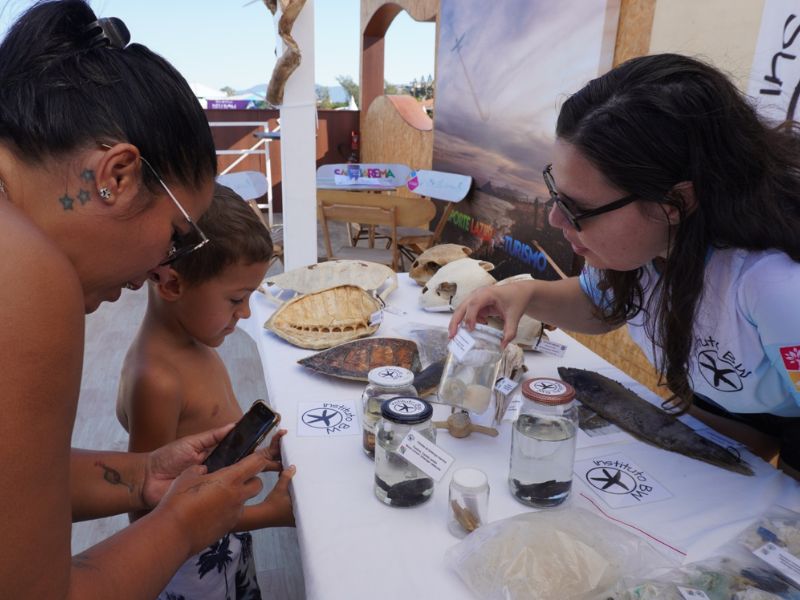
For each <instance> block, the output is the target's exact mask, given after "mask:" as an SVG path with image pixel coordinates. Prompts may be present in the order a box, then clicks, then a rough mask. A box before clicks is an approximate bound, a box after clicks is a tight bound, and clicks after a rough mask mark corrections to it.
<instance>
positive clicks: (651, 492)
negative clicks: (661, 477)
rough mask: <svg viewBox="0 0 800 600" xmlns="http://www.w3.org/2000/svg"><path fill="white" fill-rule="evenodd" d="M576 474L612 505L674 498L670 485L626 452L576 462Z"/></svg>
mask: <svg viewBox="0 0 800 600" xmlns="http://www.w3.org/2000/svg"><path fill="white" fill-rule="evenodd" d="M575 475H576V476H578V477H579V478H581V479H582V480H583V482H584V483H586V484H588V486H589V488H590V489H591V490H592V491H593V492H594V493H595V494H596V495H597V496H598V497H599V498H600V499H601V500H603V502H605V503H606V504H608V506H610V507H611V508H624V507H626V506H639V505H640V504H649V503H650V502H658V501H660V500H666V499H667V498H672V494H671V493H670V492H669V490H667V488H665V487H664V486H663V485H661V484H660V483H659V482H658V481H656V480H655V479H653V477H652V476H651V475H650V474H649V473H646V472H645V471H644V470H643V469H641V468H639V467H638V466H637V465H636V464H635V463H633V462H632V461H630V460H628V459H627V458H625V456H623V455H622V454H612V455H608V456H598V457H595V458H590V459H588V460H582V461H579V462H576V463H575Z"/></svg>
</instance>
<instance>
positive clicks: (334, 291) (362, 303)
mask: <svg viewBox="0 0 800 600" xmlns="http://www.w3.org/2000/svg"><path fill="white" fill-rule="evenodd" d="M379 309H380V303H379V302H378V300H377V299H375V297H374V296H372V294H370V293H369V292H366V291H364V290H362V289H361V288H360V287H356V286H354V285H340V286H338V287H334V288H330V289H328V290H323V291H321V292H316V293H314V294H306V295H304V296H298V297H297V298H294V299H292V300H289V301H288V302H287V303H286V304H284V305H283V306H281V307H280V308H279V309H278V310H276V311H275V312H274V313H273V315H272V316H271V317H270V318H269V320H268V321H267V322H266V323H264V327H265V328H266V329H269V330H270V331H272V332H273V333H274V334H275V335H278V336H280V337H282V338H283V339H285V340H286V341H287V342H289V343H291V344H294V345H295V346H300V347H301V348H311V349H312V350H322V349H324V348H330V347H332V346H336V345H337V344H342V343H344V342H349V341H351V340H354V339H357V338H362V337H367V336H368V335H372V334H373V333H375V332H376V331H377V330H378V327H379V326H380V323H376V324H374V325H371V324H370V317H371V315H373V314H374V313H375V312H377V311H378V310H379Z"/></svg>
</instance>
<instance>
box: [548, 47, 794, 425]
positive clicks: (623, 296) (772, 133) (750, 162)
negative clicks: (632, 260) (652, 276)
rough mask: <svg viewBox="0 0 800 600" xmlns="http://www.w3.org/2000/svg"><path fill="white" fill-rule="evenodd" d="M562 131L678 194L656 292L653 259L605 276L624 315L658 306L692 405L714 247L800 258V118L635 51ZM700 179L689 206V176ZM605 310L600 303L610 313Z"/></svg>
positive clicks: (563, 121) (650, 192)
mask: <svg viewBox="0 0 800 600" xmlns="http://www.w3.org/2000/svg"><path fill="white" fill-rule="evenodd" d="M556 133H557V135H558V137H559V138H560V139H562V140H564V141H566V142H568V143H570V144H573V145H574V146H576V147H577V148H578V149H579V150H580V151H581V152H582V153H583V155H584V156H585V157H586V158H587V159H588V160H589V161H590V162H592V163H593V164H594V165H595V166H596V167H597V168H598V169H599V170H600V172H601V173H603V175H604V176H605V177H606V179H607V180H608V181H609V182H610V183H611V184H613V185H615V186H616V187H618V188H620V189H622V190H625V191H627V192H628V193H632V194H636V195H637V196H638V197H639V198H640V199H641V200H643V201H650V202H656V203H660V204H662V205H671V206H674V207H676V208H677V209H678V211H679V214H680V221H679V224H678V225H677V227H675V228H674V234H673V235H672V237H671V239H670V247H669V256H668V258H667V260H666V265H665V266H664V267H663V270H662V272H661V277H660V280H659V282H658V287H657V288H656V292H655V293H654V294H653V295H652V302H651V303H650V305H648V306H644V305H643V290H642V286H641V283H640V280H639V278H640V276H641V274H642V273H641V271H642V270H641V269H638V270H635V271H627V272H621V271H612V270H604V271H603V272H602V273H601V281H600V287H601V289H604V290H606V292H605V295H606V296H607V301H608V302H610V305H609V308H608V310H607V312H606V311H604V313H603V314H602V315H601V316H602V318H603V319H604V320H606V321H607V322H609V323H613V324H620V323H623V322H624V321H626V320H628V319H630V318H632V317H633V316H635V315H636V314H638V313H639V311H646V315H647V316H648V317H650V316H652V315H656V318H655V319H651V318H649V319H646V322H647V323H648V330H647V333H648V336H649V337H650V339H651V340H654V344H655V340H659V342H660V346H661V349H662V353H661V359H660V364H658V365H656V367H657V368H658V369H659V371H660V373H661V377H662V382H663V381H664V379H666V384H667V386H668V387H669V389H670V390H671V391H672V393H673V394H675V396H674V397H673V400H672V401H673V403H674V404H675V405H676V406H677V407H678V408H680V409H681V410H686V409H688V407H689V406H690V405H691V401H692V389H691V384H690V382H689V377H688V374H687V367H688V361H689V352H690V350H691V347H692V342H693V339H692V329H693V323H694V318H695V312H696V307H697V303H698V299H699V297H700V295H701V292H702V287H703V276H704V270H705V259H706V255H707V252H708V250H709V249H711V248H731V247H733V248H743V249H746V250H766V249H773V248H774V249H778V250H781V251H783V252H785V253H786V254H787V255H789V256H790V257H791V258H792V260H794V261H797V262H800V235H799V234H798V231H800V143H798V137H797V135H796V134H795V132H794V130H793V129H792V128H791V127H788V126H783V127H779V128H776V129H773V128H770V127H768V126H767V125H766V124H765V123H763V122H762V121H761V120H760V118H759V116H758V115H757V114H756V112H755V110H754V108H753V107H752V106H751V105H750V103H749V102H748V101H747V100H746V99H745V97H744V95H743V94H742V93H740V92H739V91H738V90H737V89H736V87H734V85H733V84H732V83H731V82H730V81H729V79H728V78H727V77H726V76H725V75H724V74H722V73H721V72H719V71H717V70H716V69H714V68H713V67H711V66H709V65H707V64H705V63H703V62H701V61H699V60H696V59H693V58H689V57H686V56H680V55H676V54H659V55H655V56H644V57H640V58H634V59H632V60H629V61H627V62H625V63H623V64H622V65H620V66H618V67H617V68H615V69H613V70H612V71H610V72H608V73H607V74H605V75H603V76H602V77H599V78H597V79H595V80H593V81H591V82H589V84H587V85H586V86H585V87H584V88H583V89H581V90H580V91H579V92H577V93H576V94H574V95H573V96H571V97H570V98H569V99H568V100H567V101H566V102H565V103H564V105H563V107H562V109H561V113H560V114H559V117H558V124H557V126H556ZM685 181H689V182H691V183H692V184H693V187H694V194H695V198H696V201H697V204H696V207H695V208H694V209H693V210H691V211H688V212H687V211H685V210H684V205H683V203H682V202H681V198H680V194H679V192H676V191H675V190H673V188H674V186H675V185H676V184H678V183H680V182H685ZM598 314H599V313H598Z"/></svg>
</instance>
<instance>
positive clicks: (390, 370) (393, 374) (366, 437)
mask: <svg viewBox="0 0 800 600" xmlns="http://www.w3.org/2000/svg"><path fill="white" fill-rule="evenodd" d="M367 380H368V381H369V383H368V384H367V387H366V388H365V389H364V393H363V394H361V404H362V409H363V413H362V417H361V428H362V436H361V438H362V444H361V445H362V447H363V449H364V452H365V453H366V455H367V456H369V457H370V458H375V426H376V425H377V424H378V421H379V420H380V418H381V406H382V405H383V403H384V402H385V401H386V400H388V399H390V398H394V397H396V396H411V397H416V395H417V390H416V389H414V386H413V385H412V384H413V382H414V373H412V372H411V371H409V370H408V369H406V368H403V367H394V366H387V367H375V368H374V369H371V370H370V372H369V373H368V374H367Z"/></svg>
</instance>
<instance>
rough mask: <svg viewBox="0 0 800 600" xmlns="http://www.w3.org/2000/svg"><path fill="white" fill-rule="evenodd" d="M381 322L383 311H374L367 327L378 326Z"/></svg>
mask: <svg viewBox="0 0 800 600" xmlns="http://www.w3.org/2000/svg"><path fill="white" fill-rule="evenodd" d="M381 322H383V310H376V311H375V312H374V313H372V314H371V315H370V316H369V325H370V327H372V326H373V325H380V324H381Z"/></svg>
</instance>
